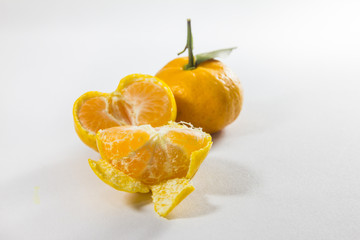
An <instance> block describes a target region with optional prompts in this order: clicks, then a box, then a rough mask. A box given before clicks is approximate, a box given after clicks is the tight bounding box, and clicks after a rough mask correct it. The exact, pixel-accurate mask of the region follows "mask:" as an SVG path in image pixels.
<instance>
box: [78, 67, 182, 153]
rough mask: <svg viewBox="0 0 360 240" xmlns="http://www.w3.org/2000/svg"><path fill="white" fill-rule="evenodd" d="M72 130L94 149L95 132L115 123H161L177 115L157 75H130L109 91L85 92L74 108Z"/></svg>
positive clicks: (165, 87)
mask: <svg viewBox="0 0 360 240" xmlns="http://www.w3.org/2000/svg"><path fill="white" fill-rule="evenodd" d="M73 117H74V122H75V130H76V132H77V134H78V136H79V137H80V139H81V140H82V141H83V142H84V143H85V144H86V145H88V146H89V147H91V148H93V149H95V150H97V146H96V139H95V135H96V133H97V131H99V130H100V129H107V128H110V127H115V126H125V125H143V124H150V125H151V126H153V127H157V126H162V125H164V124H167V123H168V122H169V121H171V120H175V118H176V104H175V99H174V96H173V94H172V92H171V90H170V88H169V87H168V86H167V85H166V84H165V83H164V82H162V81H161V80H160V79H158V78H157V77H153V76H150V75H145V74H132V75H129V76H127V77H125V78H123V79H121V80H120V82H119V85H118V87H117V88H116V90H115V91H114V92H112V93H101V92H95V91H92V92H87V93H85V94H83V95H82V96H81V97H79V98H78V99H77V100H76V101H75V103H74V107H73Z"/></svg>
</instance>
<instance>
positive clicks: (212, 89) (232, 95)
mask: <svg viewBox="0 0 360 240" xmlns="http://www.w3.org/2000/svg"><path fill="white" fill-rule="evenodd" d="M186 48H187V49H188V52H189V57H181V58H176V59H174V60H172V61H170V62H169V63H168V64H166V65H165V66H164V67H163V68H162V69H161V70H160V71H159V72H158V73H157V74H156V75H155V76H157V77H158V78H160V79H161V80H163V81H164V82H165V83H166V84H168V85H169V87H170V88H171V90H172V92H173V94H174V96H175V100H176V104H177V118H176V121H184V122H189V123H191V124H193V125H194V126H195V127H201V128H202V129H203V130H204V131H205V132H208V133H214V132H217V131H219V130H221V129H223V128H224V127H225V126H227V125H228V124H230V123H232V122H233V121H234V120H235V119H236V118H237V117H238V115H239V114H240V111H241V108H242V103H243V91H242V87H241V84H240V81H239V79H238V78H237V77H236V75H235V74H234V72H232V71H231V70H230V69H229V68H228V67H226V66H225V65H224V64H223V63H222V62H220V61H218V60H215V59H214V57H218V56H221V55H224V54H228V53H230V52H231V50H232V49H223V50H218V51H213V52H210V53H203V54H198V55H196V56H194V55H193V53H192V36H191V26H190V21H189V20H188V42H187V46H186V47H185V49H186Z"/></svg>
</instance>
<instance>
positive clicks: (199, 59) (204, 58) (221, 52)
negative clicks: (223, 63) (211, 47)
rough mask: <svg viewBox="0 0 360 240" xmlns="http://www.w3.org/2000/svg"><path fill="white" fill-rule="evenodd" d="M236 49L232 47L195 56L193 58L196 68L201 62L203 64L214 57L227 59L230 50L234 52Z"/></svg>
mask: <svg viewBox="0 0 360 240" xmlns="http://www.w3.org/2000/svg"><path fill="white" fill-rule="evenodd" d="M235 48H236V47H232V48H224V49H219V50H215V51H212V52H206V53H200V54H197V55H196V56H195V59H196V60H195V64H196V66H197V65H199V64H200V63H202V62H205V61H207V60H209V59H213V58H216V57H227V56H229V55H230V53H231V52H232V50H234V49H235Z"/></svg>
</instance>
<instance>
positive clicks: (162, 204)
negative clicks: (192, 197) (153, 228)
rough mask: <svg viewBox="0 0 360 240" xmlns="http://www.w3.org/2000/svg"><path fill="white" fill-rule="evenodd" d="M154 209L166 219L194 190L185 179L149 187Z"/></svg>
mask: <svg viewBox="0 0 360 240" xmlns="http://www.w3.org/2000/svg"><path fill="white" fill-rule="evenodd" d="M150 188H151V191H152V198H153V202H154V209H155V212H157V213H158V214H159V215H160V216H162V217H166V216H167V215H168V214H169V213H170V212H171V210H173V209H174V207H176V206H177V205H178V204H179V203H180V202H181V201H182V200H184V198H186V197H187V196H188V195H189V194H190V193H191V192H192V191H194V190H195V188H194V186H193V185H191V183H190V180H189V179H187V178H175V179H170V180H167V181H164V182H162V183H160V184H157V185H153V186H150Z"/></svg>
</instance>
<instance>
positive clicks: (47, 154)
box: [0, 0, 360, 240]
mask: <svg viewBox="0 0 360 240" xmlns="http://www.w3.org/2000/svg"><path fill="white" fill-rule="evenodd" d="M359 7H360V4H359V3H358V1H271V2H270V1H198V2H196V3H192V1H181V3H176V2H174V1H168V2H165V1H164V2H162V1H148V2H146V1H143V2H124V1H79V0H77V1H70V0H66V1H41V0H38V1H25V0H24V1H17V0H8V1H4V0H0V81H1V82H0V83H1V85H0V86H1V87H0V112H1V117H0V126H2V128H1V130H2V131H1V134H0V146H1V175H0V239H2V240H3V239H4V240H5V239H6V240H7V239H109V240H110V239H252V240H253V239H264V240H280V239H284V240H289V239H292V240H293V239H299V240H300V239H301V240H302V239H312V240H318V239H327V240H332V239H333V240H339V239H342V240H344V239H360V175H359V172H360V157H359V156H360V146H359V143H360V127H359V123H360V113H359V110H360V108H359V104H360V97H359V88H360V84H359V80H360V72H359V66H360V51H359V50H360V49H359V42H360V33H359V23H360V17H359ZM187 17H191V18H192V21H193V35H194V44H195V51H196V52H197V53H199V52H202V51H208V50H214V49H217V48H222V47H231V46H238V49H237V50H236V51H235V52H233V54H232V55H231V56H230V57H229V58H227V59H225V60H223V61H224V62H225V63H226V64H227V65H228V66H230V67H231V68H232V69H233V70H234V71H235V72H236V73H237V74H238V75H239V77H240V79H241V81H242V83H243V86H244V89H245V102H244V108H243V111H242V113H241V116H240V118H239V119H238V120H237V121H236V122H235V123H234V124H232V125H230V126H229V127H227V128H226V129H225V130H224V131H222V132H221V133H218V134H216V135H215V136H214V141H215V143H214V147H213V149H212V150H211V152H210V154H209V156H208V158H207V159H206V161H205V162H204V164H203V166H202V167H201V169H200V170H199V172H198V174H197V175H196V176H195V178H194V185H195V187H196V190H195V191H194V192H193V193H192V194H191V195H190V196H189V197H188V198H186V199H185V200H184V201H183V202H182V203H181V205H179V206H178V207H177V208H176V209H175V210H174V211H173V212H172V213H171V215H170V220H166V219H162V218H160V217H158V216H157V215H156V214H155V212H154V211H153V206H152V204H148V201H149V195H145V196H142V195H136V194H135V195H134V194H133V195H132V194H127V193H122V192H117V191H116V190H113V189H111V188H110V187H108V186H107V185H105V184H103V183H102V182H101V181H100V180H99V179H98V178H97V177H96V176H95V175H94V174H93V173H92V172H91V170H90V168H89V166H88V163H87V159H88V158H93V159H98V158H99V156H98V155H97V153H95V152H94V151H92V150H91V149H89V148H87V147H86V146H84V145H83V144H82V142H80V140H79V139H78V138H77V136H76V134H75V131H74V129H73V122H72V104H73V102H74V101H75V99H76V98H77V97H78V96H80V95H81V94H82V93H84V92H86V91H89V90H98V91H103V92H110V91H112V90H114V89H115V87H116V86H117V83H118V80H119V79H120V78H122V77H124V76H126V75H127V74H130V73H136V72H141V73H148V74H155V73H156V72H157V71H158V70H159V69H160V68H161V67H162V66H163V65H165V64H166V63H167V62H168V61H169V60H171V59H173V58H174V57H176V53H177V52H178V51H180V50H182V47H183V46H184V44H185V38H186V36H185V34H186V18H187ZM35 187H39V192H38V196H39V199H40V204H36V203H35V202H34V199H33V197H34V194H35Z"/></svg>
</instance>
